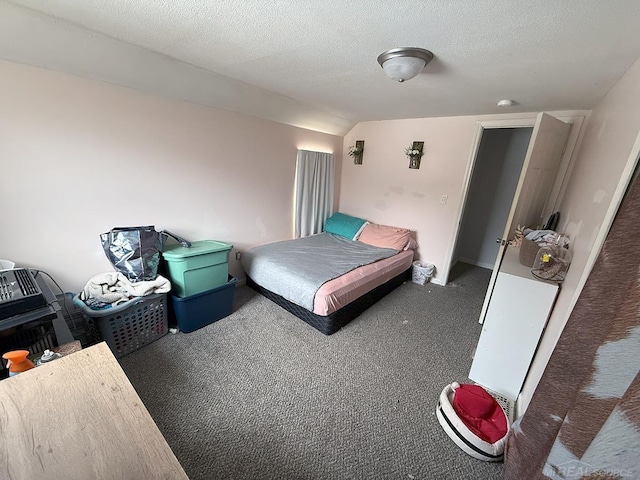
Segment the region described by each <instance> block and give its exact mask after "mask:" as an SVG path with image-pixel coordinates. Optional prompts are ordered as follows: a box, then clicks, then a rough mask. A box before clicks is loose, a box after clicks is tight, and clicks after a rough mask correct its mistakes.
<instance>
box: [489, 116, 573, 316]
mask: <svg viewBox="0 0 640 480" xmlns="http://www.w3.org/2000/svg"><path fill="white" fill-rule="evenodd" d="M570 130H571V125H570V124H568V123H565V122H563V121H561V120H558V119H557V118H554V117H552V116H551V115H547V114H546V113H540V114H539V115H538V117H537V119H536V123H535V125H534V127H533V132H532V133H531V140H530V141H529V148H528V149H527V153H526V155H525V158H524V163H523V165H522V172H521V173H520V179H519V180H518V186H517V187H516V193H515V195H514V196H513V203H512V204H511V210H510V211H509V216H508V217H507V223H506V225H505V228H504V232H503V234H502V238H498V239H497V242H498V243H500V249H499V250H498V256H497V257H496V263H495V265H494V266H493V272H492V273H491V280H489V287H488V288H487V294H486V295H485V297H484V304H483V305H482V311H481V312H480V319H479V322H480V323H483V322H484V318H485V316H486V314H487V308H488V307H489V301H490V300H491V295H492V294H493V287H494V286H495V283H496V279H497V278H498V273H499V271H500V265H501V264H502V257H503V256H504V250H505V248H506V246H507V241H508V239H509V238H511V237H512V236H513V233H514V232H515V229H516V228H517V227H518V225H522V226H530V225H536V224H539V223H540V222H541V220H542V218H541V215H542V214H543V211H544V208H545V205H546V202H547V198H548V196H549V193H550V192H551V188H552V187H553V182H554V180H555V176H556V172H557V171H558V166H559V165H560V160H561V159H562V154H563V153H564V149H565V147H566V144H567V139H568V138H569V131H570Z"/></svg>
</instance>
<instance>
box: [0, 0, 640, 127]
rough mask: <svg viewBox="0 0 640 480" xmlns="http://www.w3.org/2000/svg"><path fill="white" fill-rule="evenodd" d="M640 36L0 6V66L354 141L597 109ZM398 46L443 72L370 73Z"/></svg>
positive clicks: (332, 3)
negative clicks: (416, 125) (417, 121)
mask: <svg viewBox="0 0 640 480" xmlns="http://www.w3.org/2000/svg"><path fill="white" fill-rule="evenodd" d="M639 21H640V2H638V1H637V0H616V1H615V2H605V1H601V0H584V1H580V2H568V1H558V0H540V1H522V0H490V1H470V0H464V1H462V0H457V1H442V0H396V1H393V2H392V1H388V0H367V1H364V0H363V1H357V0H356V1H351V2H345V1H344V0H325V1H323V2H318V1H317V0H315V1H314V0H287V1H284V0H244V1H225V2H223V1H208V2H206V1H202V0H200V1H198V0H190V1H189V0H182V1H179V2H175V1H169V0H128V1H126V0H15V1H12V2H4V1H2V0H0V58H4V59H6V60H10V61H16V62H21V63H27V64H32V65H38V66H43V67H46V68H51V69H55V70H61V71H66V72H69V73H74V74H79V75H83V76H88V77H92V78H99V79H101V80H105V81H110V82H113V83H117V84H122V85H127V86H131V87H134V88H139V89H142V90H147V91H151V92H156V93H160V94H166V95H171V96H174V97H177V98H184V99H186V100H190V101H194V102H198V103H202V104H207V105H214V106H219V107H221V108H227V109H230V110H236V111H241V112H245V113H249V114H251V115H256V116H260V117H264V118H270V119H273V120H277V121H282V122H285V123H290V124H292V125H298V126H303V127H306V128H312V129H316V130H320V131H326V132H330V133H336V134H344V133H345V132H346V131H348V129H349V128H350V127H351V126H353V125H354V124H355V123H356V122H358V121H363V120H383V119H394V118H414V117H431V116H448V115H469V114H486V113H496V112H503V113H504V112H517V111H540V110H560V109H584V108H591V107H593V106H594V105H595V104H596V103H597V102H598V101H599V100H600V99H601V98H602V96H603V95H604V94H605V93H606V92H607V91H608V89H609V88H611V86H612V85H613V84H614V83H615V82H616V81H617V80H618V79H619V78H620V77H621V76H622V75H623V74H624V72H625V71H626V70H627V68H629V66H630V65H631V64H632V63H633V62H634V61H635V60H636V59H637V58H638V57H640V40H638V36H637V25H638V24H639ZM398 46H415V47H422V48H427V49H429V50H431V51H432V52H433V53H434V54H435V59H434V60H433V61H432V62H431V63H430V64H429V65H428V66H427V68H426V69H425V70H424V71H423V72H422V73H421V74H420V75H419V76H418V77H416V78H415V79H413V80H410V81H408V82H405V83H403V84H399V83H396V82H393V81H392V80H389V79H387V78H386V77H385V75H384V73H383V71H382V69H381V68H380V66H379V65H378V64H377V62H376V57H377V56H378V54H380V53H381V52H383V51H384V50H387V49H389V48H394V47H398ZM503 98H509V99H513V100H515V101H516V102H517V105H516V106H514V107H510V108H508V109H498V108H497V107H496V102H497V101H498V100H499V99H503Z"/></svg>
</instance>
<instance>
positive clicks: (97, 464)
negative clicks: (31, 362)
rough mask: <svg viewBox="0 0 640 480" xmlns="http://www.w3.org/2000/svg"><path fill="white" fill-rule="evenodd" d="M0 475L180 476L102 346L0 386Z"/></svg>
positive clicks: (17, 478) (34, 478) (19, 479)
mask: <svg viewBox="0 0 640 480" xmlns="http://www.w3.org/2000/svg"><path fill="white" fill-rule="evenodd" d="M0 478H2V479H11V480H23V479H24V480H27V479H28V480H58V479H60V480H62V479H64V480H74V479H78V480H86V479H123V480H124V479H172V480H173V479H187V475H186V474H185V473H184V470H183V469H182V467H181V466H180V463H179V462H178V460H177V459H176V457H175V455H174V454H173V452H172V451H171V448H170V447H169V445H168V444H167V442H166V441H165V439H164V437H163V436H162V434H161V433H160V430H158V427H157V426H156V424H155V423H154V421H153V419H152V418H151V415H149V412H148V411H147V409H146V408H145V406H144V405H143V403H142V401H141V400H140V397H138V394H137V393H136V392H135V390H134V389H133V386H132V385H131V383H130V382H129V379H128V378H127V376H126V375H125V374H124V372H123V371H122V369H121V368H120V365H119V364H118V362H117V360H116V359H115V357H114V356H113V354H112V353H111V351H110V350H109V347H108V346H107V345H106V344H105V343H100V344H98V345H95V346H93V347H89V348H86V349H84V350H81V351H79V352H76V353H73V354H71V355H69V356H66V357H62V358H60V359H58V360H54V361H52V362H51V363H47V364H44V365H42V366H39V367H37V368H34V369H32V370H29V371H27V372H24V373H21V374H19V375H17V376H15V377H11V378H8V379H6V380H2V381H0Z"/></svg>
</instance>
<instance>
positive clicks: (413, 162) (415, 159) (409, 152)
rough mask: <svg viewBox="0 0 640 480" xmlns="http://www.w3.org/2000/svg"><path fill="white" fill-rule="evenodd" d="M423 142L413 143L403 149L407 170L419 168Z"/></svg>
mask: <svg viewBox="0 0 640 480" xmlns="http://www.w3.org/2000/svg"><path fill="white" fill-rule="evenodd" d="M423 148H424V142H413V143H412V144H411V146H410V147H407V148H405V149H404V154H405V155H406V156H407V158H408V159H409V168H416V169H417V168H420V160H421V159H422V155H424V153H423V152H422V149H423Z"/></svg>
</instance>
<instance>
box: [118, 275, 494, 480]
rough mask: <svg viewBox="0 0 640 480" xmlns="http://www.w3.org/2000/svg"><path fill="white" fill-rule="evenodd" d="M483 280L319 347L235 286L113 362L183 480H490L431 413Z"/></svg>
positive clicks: (303, 330) (375, 312)
mask: <svg viewBox="0 0 640 480" xmlns="http://www.w3.org/2000/svg"><path fill="white" fill-rule="evenodd" d="M489 275H490V271H488V270H485V269H481V268H476V267H470V266H468V265H466V266H465V265H464V264H462V265H460V267H458V268H456V269H455V270H454V272H453V274H452V278H451V282H450V284H449V285H448V286H446V287H440V286H437V285H434V284H427V285H424V286H420V285H416V284H413V283H411V282H408V283H406V284H404V285H402V286H400V287H399V288H398V289H396V290H395V291H393V292H392V293H391V294H389V295H388V296H387V297H385V298H384V299H382V300H381V301H379V302H378V303H377V304H375V305H374V306H372V307H370V308H369V309H368V310H367V311H366V312H364V313H363V314H362V315H361V316H360V317H358V318H357V319H355V320H353V321H352V322H351V323H350V324H348V325H347V326H346V327H344V328H343V329H342V330H340V331H339V332H338V333H336V334H334V335H332V336H328V337H327V336H324V335H323V334H321V333H320V332H318V331H317V330H315V329H313V328H312V327H310V326H309V325H307V324H306V323H304V322H303V321H301V320H299V319H297V318H296V317H294V316H292V315H291V314H289V313H288V312H286V311H285V310H283V309H282V308H280V307H278V306H277V305H275V304H273V303H272V302H270V301H269V300H267V299H265V298H264V297H262V296H261V295H259V294H257V293H255V292H254V291H253V290H251V289H249V288H248V287H239V288H237V289H236V294H235V301H234V313H233V314H232V315H231V316H229V317H227V318H225V319H222V320H220V321H218V322H216V323H214V324H211V325H208V326H206V327H204V328H202V329H200V330H197V331H196V332H193V333H189V334H183V333H179V334H177V335H171V334H170V335H167V336H166V337H163V338H161V339H160V340H158V341H156V342H154V343H153V344H151V345H148V346H146V347H144V348H142V349H140V350H138V351H137V352H134V353H132V354H130V355H128V356H126V357H124V358H122V359H121V364H122V367H123V368H124V370H125V372H126V373H127V376H128V377H129V379H130V380H131V382H132V383H133V385H134V387H135V388H136V390H137V391H138V394H139V395H140V397H141V398H142V400H143V401H144V403H145V405H146V406H147V408H148V410H149V412H150V413H151V415H152V417H153V418H154V420H155V421H156V423H157V425H158V427H159V428H160V430H161V432H162V433H163V434H164V436H165V438H166V439H167V442H168V443H169V445H170V446H171V448H172V449H173V451H174V452H175V454H176V456H177V457H178V460H179V461H180V463H181V464H182V465H183V467H184V469H185V471H186V473H187V475H188V476H189V477H190V478H191V479H192V480H197V479H217V478H220V479H360V478H362V479H364V478H367V479H395V478H397V479H438V478H443V479H445V478H446V479H452V478H455V479H492V478H501V476H502V464H490V463H485V462H482V461H480V460H476V459H474V458H472V457H470V456H468V455H467V454H465V453H464V452H462V451H461V450H460V449H459V448H458V447H457V446H456V445H455V444H454V443H453V442H452V441H451V440H450V439H449V437H447V435H446V434H445V433H444V432H443V430H442V428H441V427H440V425H439V424H438V421H437V419H436V416H435V414H434V409H435V406H436V403H437V399H438V396H439V394H440V392H441V390H442V388H443V387H444V386H445V385H447V384H448V383H451V382H452V381H459V382H465V381H468V378H467V374H468V373H469V368H470V366H471V356H472V354H473V350H474V348H475V345H476V343H477V340H478V337H479V335H480V325H479V324H478V323H477V319H478V315H479V313H480V308H481V306H482V300H483V296H484V291H485V290H486V285H487V283H488V281H489Z"/></svg>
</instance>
